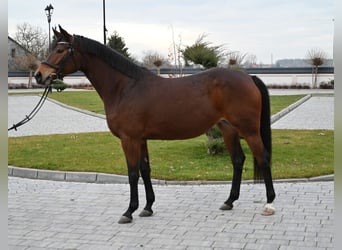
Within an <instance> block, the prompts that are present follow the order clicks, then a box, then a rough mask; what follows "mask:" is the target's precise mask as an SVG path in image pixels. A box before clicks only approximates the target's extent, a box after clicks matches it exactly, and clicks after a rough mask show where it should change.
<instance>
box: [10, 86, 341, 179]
mask: <svg viewBox="0 0 342 250" xmlns="http://www.w3.org/2000/svg"><path fill="white" fill-rule="evenodd" d="M49 97H50V98H53V99H55V100H58V101H60V102H63V103H66V104H68V105H71V106H75V107H78V108H81V109H87V110H90V111H93V112H96V113H102V114H104V109H103V103H102V101H101V99H100V97H99V96H98V94H97V93H96V92H95V91H73V92H60V93H57V92H53V94H52V95H49ZM301 97H303V95H296V96H271V113H272V114H275V113H277V112H279V111H280V110H282V109H284V108H285V107H287V106H288V105H290V104H292V103H294V102H295V101H297V100H299V99H300V98H301ZM333 141H334V133H333V131H320V130H273V160H272V165H273V167H272V172H273V177H274V178H276V179H280V178H294V177H296V178H300V177H312V176H318V175H324V174H331V173H333V172H334V167H333V158H334V156H333ZM242 145H243V149H244V151H245V153H246V156H247V159H246V162H245V167H244V174H243V178H244V179H252V178H253V161H252V155H251V153H250V151H249V148H248V147H247V146H246V143H245V141H244V140H242ZM148 146H149V151H150V161H151V167H152V176H153V178H159V179H166V180H231V178H232V165H231V163H230V159H229V157H228V155H227V154H222V155H216V156H212V155H208V154H207V137H206V136H204V135H202V136H200V137H197V138H194V139H190V140H181V141H160V140H156V141H149V143H148ZM8 152H9V153H8V163H9V165H14V166H18V167H30V168H38V169H50V170H64V171H89V172H102V173H115V174H123V175H126V174H127V169H126V161H125V159H124V154H123V151H122V149H121V144H120V141H119V139H117V138H115V137H114V136H112V135H111V134H110V133H108V132H104V133H79V134H64V135H49V136H28V137H13V138H9V139H8Z"/></svg>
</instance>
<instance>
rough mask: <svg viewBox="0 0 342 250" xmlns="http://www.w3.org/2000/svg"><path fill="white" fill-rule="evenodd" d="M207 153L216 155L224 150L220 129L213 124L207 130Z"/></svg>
mask: <svg viewBox="0 0 342 250" xmlns="http://www.w3.org/2000/svg"><path fill="white" fill-rule="evenodd" d="M207 138H208V154H210V155H218V154H223V153H224V152H225V149H226V148H225V145H224V141H223V137H222V134H221V131H220V129H219V128H218V127H217V126H216V125H215V126H214V127H212V128H211V129H209V130H208V132H207Z"/></svg>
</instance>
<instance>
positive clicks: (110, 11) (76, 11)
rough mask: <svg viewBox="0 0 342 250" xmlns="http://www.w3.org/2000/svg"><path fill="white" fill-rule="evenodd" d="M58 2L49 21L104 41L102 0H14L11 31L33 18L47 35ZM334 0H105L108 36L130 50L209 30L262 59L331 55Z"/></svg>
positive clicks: (158, 47)
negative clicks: (114, 36) (48, 13)
mask: <svg viewBox="0 0 342 250" xmlns="http://www.w3.org/2000/svg"><path fill="white" fill-rule="evenodd" d="M50 3H51V4H52V5H53V7H54V13H53V15H52V21H51V26H52V27H53V26H56V25H58V24H60V25H61V26H62V27H63V28H64V29H66V30H67V31H68V32H69V33H71V34H78V35H83V36H86V37H89V38H92V39H95V40H98V41H100V42H103V1H102V0H58V1H57V0H56V1H46V0H31V1H22V0H10V1H8V34H9V35H10V36H12V37H13V36H14V34H15V32H16V26H17V25H18V24H22V23H24V22H27V23H29V24H31V25H33V26H39V27H41V28H42V29H43V30H45V31H46V34H48V23H47V18H46V15H45V12H44V9H45V7H46V6H47V5H49V4H50ZM333 19H334V1H333V0H325V1H322V0H300V1H298V0H285V1H283V0H278V1H274V0H273V1H271V0H240V1H236V0H235V1H232V0H168V1H162V0H159V1H157V0H142V1H138V0H135V1H134V0H124V1H122V0H121V1H116V0H106V27H107V30H108V33H107V37H109V36H110V35H111V34H112V33H113V32H114V31H117V32H118V33H119V35H120V36H122V37H123V38H124V40H125V42H126V46H127V47H128V49H129V52H130V53H131V54H132V55H133V56H135V57H136V58H137V59H141V57H142V55H143V54H144V51H149V50H152V51H158V52H159V53H160V54H163V55H164V56H167V54H168V53H169V51H172V49H173V47H172V30H173V33H174V39H175V42H176V43H181V44H182V45H183V46H186V45H192V44H193V43H194V42H195V41H196V39H197V38H198V36H199V35H200V34H203V33H205V34H207V39H206V40H207V41H210V42H212V44H213V45H222V44H224V45H225V48H226V49H228V50H230V51H240V52H241V53H250V54H254V55H256V57H257V61H258V62H263V63H271V60H272V59H273V62H275V61H276V60H278V59H283V58H305V56H306V54H307V51H308V50H309V49H311V48H320V49H322V50H324V51H325V52H326V53H327V54H328V56H329V58H332V57H333V35H334V34H333V31H334V28H333V27H334V21H333Z"/></svg>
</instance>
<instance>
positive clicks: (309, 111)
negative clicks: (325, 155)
mask: <svg viewBox="0 0 342 250" xmlns="http://www.w3.org/2000/svg"><path fill="white" fill-rule="evenodd" d="M272 128H273V129H303V128H305V129H327V130H333V129H334V98H333V97H331V96H313V97H311V98H309V99H308V100H307V101H306V102H304V103H303V104H301V105H300V106H299V107H297V108H296V109H295V110H294V111H293V112H290V113H288V114H287V115H285V116H284V117H283V118H281V119H279V120H278V121H276V122H275V123H273V124H272Z"/></svg>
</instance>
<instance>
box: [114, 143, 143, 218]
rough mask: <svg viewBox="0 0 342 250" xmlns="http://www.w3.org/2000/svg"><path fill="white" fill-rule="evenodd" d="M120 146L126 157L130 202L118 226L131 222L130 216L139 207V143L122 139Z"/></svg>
mask: <svg viewBox="0 0 342 250" xmlns="http://www.w3.org/2000/svg"><path fill="white" fill-rule="evenodd" d="M121 144H122V148H123V150H124V152H125V156H126V161H127V168H128V180H129V186H130V202H129V206H128V209H127V211H126V212H125V213H124V214H123V215H122V216H121V218H120V220H119V221H118V222H119V223H120V224H123V223H130V222H132V220H133V216H132V214H133V213H134V211H135V210H137V209H138V207H139V197H138V181H139V165H140V158H141V147H140V143H139V142H137V141H135V140H132V139H122V140H121Z"/></svg>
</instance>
